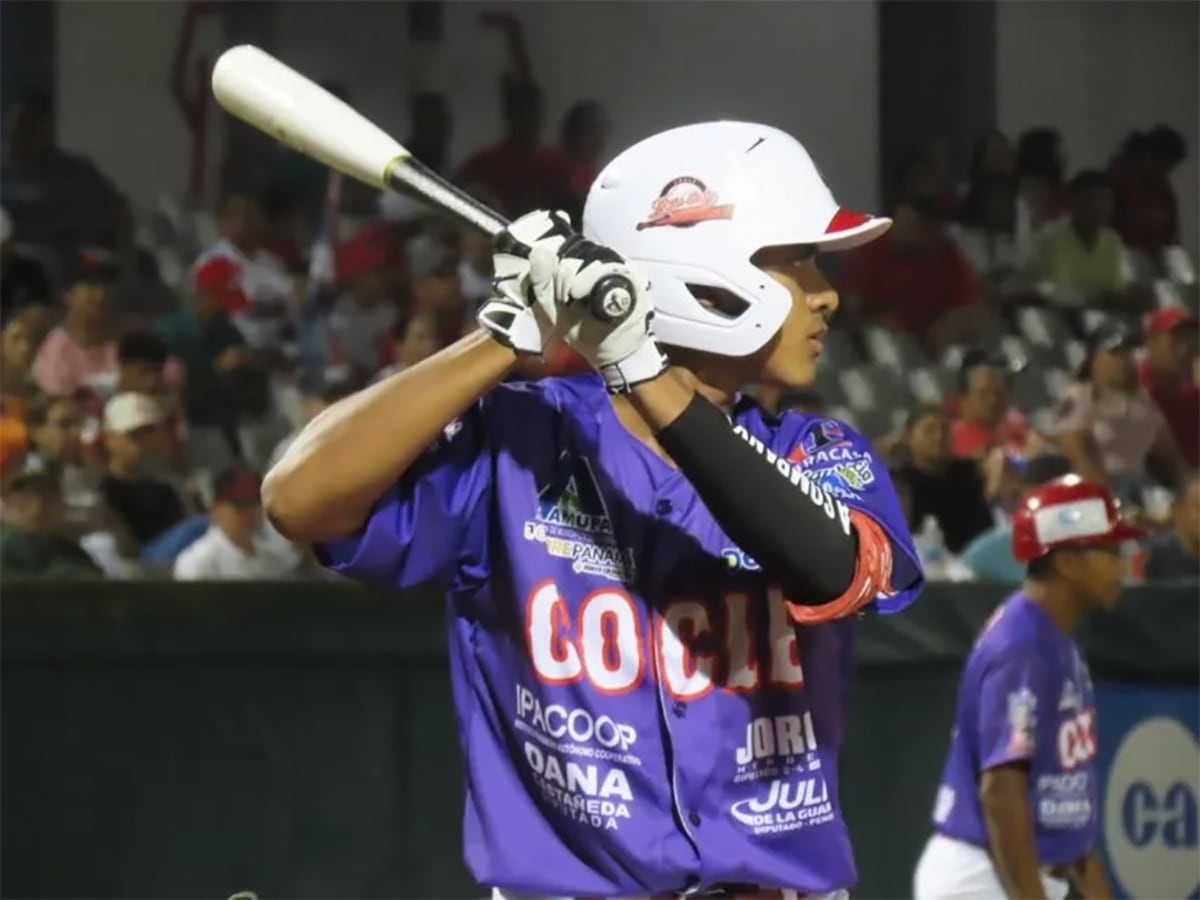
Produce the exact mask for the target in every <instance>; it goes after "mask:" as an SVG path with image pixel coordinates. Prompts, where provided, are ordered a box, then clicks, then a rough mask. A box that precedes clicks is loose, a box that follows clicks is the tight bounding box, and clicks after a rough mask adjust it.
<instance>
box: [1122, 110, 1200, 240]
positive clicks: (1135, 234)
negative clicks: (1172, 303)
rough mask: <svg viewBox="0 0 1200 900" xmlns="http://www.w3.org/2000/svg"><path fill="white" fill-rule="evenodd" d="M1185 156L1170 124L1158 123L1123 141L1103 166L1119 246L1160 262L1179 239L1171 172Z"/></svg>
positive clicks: (1184, 148)
mask: <svg viewBox="0 0 1200 900" xmlns="http://www.w3.org/2000/svg"><path fill="white" fill-rule="evenodd" d="M1186 158H1187V143H1186V142H1185V141H1184V139H1183V137H1182V135H1180V134H1179V132H1177V131H1175V129H1173V128H1170V127H1168V126H1166V125H1159V126H1158V127H1156V128H1154V129H1153V130H1151V131H1149V132H1146V133H1143V132H1137V131H1135V132H1134V133H1133V134H1131V135H1130V136H1129V137H1128V138H1126V140H1125V144H1124V145H1123V146H1122V148H1121V153H1120V155H1118V156H1117V158H1116V159H1114V160H1113V162H1112V164H1111V165H1110V166H1109V169H1108V178H1109V182H1110V183H1111V184H1112V188H1113V199H1114V201H1115V203H1114V210H1115V214H1114V224H1115V227H1116V229H1117V232H1118V233H1119V234H1120V235H1121V239H1122V240H1123V241H1124V242H1125V245H1126V246H1127V247H1129V248H1131V249H1133V250H1137V251H1139V252H1141V253H1144V254H1146V256H1147V257H1149V258H1150V259H1152V260H1158V261H1161V256H1162V252H1163V250H1165V249H1166V248H1168V247H1171V246H1173V245H1175V244H1178V243H1179V203H1178V201H1177V200H1176V198H1175V189H1174V188H1173V187H1172V186H1171V177H1170V176H1171V172H1172V170H1173V169H1175V168H1176V167H1177V166H1178V165H1179V164H1180V163H1182V162H1183V161H1184V160H1185V159H1186Z"/></svg>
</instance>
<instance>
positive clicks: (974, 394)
mask: <svg viewBox="0 0 1200 900" xmlns="http://www.w3.org/2000/svg"><path fill="white" fill-rule="evenodd" d="M959 387H960V390H961V391H962V397H961V399H960V401H959V403H958V404H957V406H958V409H957V411H956V414H955V416H954V422H953V424H952V425H951V426H950V445H951V452H952V454H953V455H954V456H955V457H957V458H959V459H982V458H983V457H984V456H986V455H987V453H988V451H989V450H991V449H993V448H994V447H999V448H1001V449H1002V450H1003V451H1004V454H1005V456H1007V457H1009V458H1010V459H1021V458H1025V457H1026V456H1032V455H1034V453H1032V452H1031V449H1032V448H1031V446H1030V444H1031V441H1032V440H1034V439H1035V437H1036V436H1035V434H1034V431H1033V429H1032V427H1031V426H1030V424H1029V420H1028V419H1026V418H1025V416H1024V415H1022V414H1021V411H1020V410H1018V409H1016V408H1014V407H1013V405H1012V369H1011V368H1010V366H1009V364H1008V361H1007V360H1006V359H1005V358H1004V357H1002V356H999V355H993V354H989V353H988V352H986V351H984V350H978V349H974V350H969V351H967V353H966V354H965V355H964V356H963V361H962V365H961V366H960V367H959Z"/></svg>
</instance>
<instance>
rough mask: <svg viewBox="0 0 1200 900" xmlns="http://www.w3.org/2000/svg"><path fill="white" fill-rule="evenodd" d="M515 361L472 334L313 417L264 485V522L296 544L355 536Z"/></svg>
mask: <svg viewBox="0 0 1200 900" xmlns="http://www.w3.org/2000/svg"><path fill="white" fill-rule="evenodd" d="M516 359H517V357H516V354H515V353H513V351H512V350H509V349H508V348H506V347H503V346H501V345H500V344H499V343H497V342H496V341H495V340H493V339H492V338H491V337H490V336H489V335H488V334H487V333H486V332H483V331H479V332H475V333H473V334H470V335H468V336H467V337H465V338H463V339H462V340H460V341H458V342H456V343H454V344H452V345H451V346H449V347H447V348H446V349H445V350H443V351H441V352H440V353H438V354H436V355H434V356H432V357H430V358H429V359H427V360H425V361H424V362H422V363H420V364H418V365H416V366H413V367H412V368H410V369H405V370H404V371H403V372H400V373H399V374H397V375H394V376H392V377H391V378H388V379H386V380H385V381H382V382H380V383H379V384H376V385H373V386H372V387H370V388H368V389H366V390H365V391H362V392H360V393H358V394H355V395H353V396H351V397H347V398H346V399H345V400H342V401H340V402H338V403H336V404H334V405H333V406H331V407H330V408H329V409H327V410H325V412H323V413H321V415H319V416H318V417H317V418H316V419H314V420H313V421H312V422H311V423H310V424H309V425H308V427H307V428H305V430H304V431H303V432H302V433H301V435H300V436H299V437H298V438H297V439H296V441H295V442H294V443H293V444H292V446H291V447H290V448H288V451H287V453H286V454H285V455H284V457H283V459H281V460H280V461H279V463H278V464H277V465H276V466H275V467H274V468H273V469H272V470H271V471H270V472H269V473H267V477H266V479H265V480H264V482H263V504H264V507H265V509H266V512H267V516H268V518H269V519H270V520H271V523H272V524H273V525H274V526H275V527H276V528H277V529H278V530H279V532H280V533H281V534H283V535H284V536H285V537H287V538H289V539H290V540H293V541H296V542H298V543H313V542H315V541H324V540H333V539H336V538H341V537H346V536H348V535H350V534H353V533H355V532H356V531H358V529H359V528H361V527H362V524H363V523H364V522H365V521H366V519H367V517H368V515H369V514H370V511H371V507H372V505H373V504H374V503H375V501H376V500H377V499H378V498H379V497H380V495H382V494H383V493H384V492H385V491H386V490H387V489H388V488H389V487H391V485H392V484H393V483H394V482H395V481H396V479H398V478H399V477H400V476H401V475H403V474H404V472H405V471H406V470H407V469H408V467H409V466H411V465H412V464H413V463H414V462H415V461H416V460H417V458H418V457H419V456H420V455H421V453H422V452H423V451H424V450H425V448H426V447H428V446H429V445H430V444H431V443H432V442H433V441H434V440H435V439H436V438H437V436H438V435H439V434H440V433H441V431H442V429H443V428H445V427H446V425H447V424H449V423H450V422H451V421H452V420H453V419H454V418H455V417H457V416H459V415H461V414H462V413H463V412H464V411H465V410H466V409H467V408H468V407H469V406H470V405H471V404H472V403H474V402H475V401H476V400H477V399H478V398H479V397H480V396H481V395H482V394H483V393H485V392H486V391H487V390H488V389H489V388H491V387H493V386H494V385H496V384H497V383H498V382H499V381H501V380H502V379H503V378H504V377H505V375H506V374H507V373H508V372H509V370H510V369H511V368H512V367H513V365H514V364H515V363H516Z"/></svg>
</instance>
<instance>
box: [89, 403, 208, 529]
mask: <svg viewBox="0 0 1200 900" xmlns="http://www.w3.org/2000/svg"><path fill="white" fill-rule="evenodd" d="M164 420H165V414H164V410H163V409H162V407H161V406H160V405H159V403H158V401H157V400H155V399H154V398H153V397H149V396H147V395H145V394H134V393H124V394H117V395H116V396H115V397H113V398H112V399H111V400H109V401H108V403H107V405H106V406H105V407H104V447H105V451H106V456H107V459H106V464H107V469H108V471H107V473H106V474H105V475H104V477H103V478H102V479H101V480H100V496H101V497H102V498H103V499H104V501H105V503H107V505H108V508H109V509H110V510H111V511H112V512H113V513H114V514H115V516H116V517H117V519H118V520H119V521H120V523H121V524H122V525H123V526H124V527H125V528H126V529H127V530H128V532H129V534H130V535H132V536H133V538H134V540H135V541H136V542H137V544H138V545H139V546H144V545H145V544H147V543H148V542H149V541H151V540H153V539H154V538H156V537H158V536H159V535H161V534H163V533H164V532H165V531H167V530H168V529H169V528H171V527H173V526H175V525H177V524H179V523H180V522H182V521H183V520H184V519H185V518H186V516H187V509H186V508H185V506H184V502H183V499H182V498H181V497H180V495H179V493H178V492H177V491H176V490H175V488H174V487H173V486H172V485H171V484H170V483H168V482H166V481H163V480H161V479H160V478H159V477H158V476H157V475H156V474H155V471H156V469H157V468H160V467H161V466H162V465H163V464H165V461H166V448H165V434H164V429H163V427H162V426H163V424H164Z"/></svg>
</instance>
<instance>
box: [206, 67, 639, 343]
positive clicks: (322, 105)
mask: <svg viewBox="0 0 1200 900" xmlns="http://www.w3.org/2000/svg"><path fill="white" fill-rule="evenodd" d="M212 87H213V94H215V95H216V98H217V102H219V103H220V104H221V106H222V107H224V108H225V110H226V111H228V112H229V113H231V114H232V115H234V116H237V118H239V119H241V120H242V121H244V122H247V123H249V124H250V125H253V126H254V127H255V128H258V129H259V130H261V131H263V132H265V133H267V134H269V135H270V136H271V137H273V138H275V140H277V141H280V142H281V143H284V144H287V145H288V146H289V147H292V148H294V149H296V150H299V151H300V152H301V153H303V154H305V155H306V156H311V157H312V158H313V159H316V160H319V161H320V162H322V163H324V164H325V165H327V166H329V167H330V168H333V169H337V170H338V171H339V172H341V173H343V174H345V175H349V176H350V177H351V178H356V179H358V180H359V181H362V182H364V183H365V184H368V185H370V186H371V187H375V188H381V189H382V188H390V189H392V190H396V191H400V192H403V193H406V194H409V195H414V196H416V197H418V198H421V199H424V200H425V201H427V202H429V203H430V204H432V205H433V206H435V207H437V208H438V209H441V210H443V211H444V212H447V213H449V214H450V215H452V216H453V217H454V218H456V219H457V220H458V221H460V222H462V223H464V224H466V225H469V226H472V227H474V228H478V229H479V230H480V231H482V232H484V233H485V234H487V235H489V236H491V237H493V238H495V237H496V236H497V235H498V234H499V233H500V232H501V231H503V230H504V229H505V228H506V227H507V226H508V224H509V223H508V220H507V219H505V218H504V216H502V215H500V214H499V213H498V212H496V211H495V210H493V209H490V208H489V207H488V206H487V205H486V204H484V203H481V202H480V201H478V200H476V199H475V198H474V197H472V196H470V195H469V194H467V193H466V192H464V191H462V190H460V189H459V188H457V187H455V186H454V185H452V184H450V183H449V182H448V181H446V180H445V179H444V178H442V177H441V176H440V175H438V174H437V173H436V172H434V171H433V170H432V169H430V168H428V167H426V166H424V165H422V164H421V162H420V160H417V159H415V158H414V157H413V155H412V154H411V153H409V152H408V151H407V150H406V149H404V147H403V146H402V145H401V144H400V143H399V142H398V141H397V140H395V139H394V138H392V137H391V136H390V135H388V134H387V133H386V132H384V131H383V129H381V128H379V126H377V125H376V124H375V123H374V122H371V121H370V120H368V119H367V118H366V117H365V116H363V115H362V114H361V113H359V112H358V111H356V110H355V109H353V108H351V107H350V106H349V105H348V104H346V103H344V102H343V101H341V100H339V99H338V98H337V97H335V96H333V95H332V94H330V93H329V92H328V91H326V90H325V89H324V88H322V87H320V86H319V85H317V84H315V83H313V82H312V81H311V80H309V79H308V78H305V77H304V76H303V75H301V74H300V73H299V72H297V71H295V70H294V69H292V68H290V67H288V66H287V65H285V64H284V63H282V62H280V61H279V60H277V59H276V58H275V57H273V56H271V55H270V54H269V53H266V52H264V51H263V50H260V49H259V48H258V47H254V46H251V45H249V44H243V45H241V46H237V47H231V48H230V49H228V50H226V51H225V52H224V53H222V54H221V57H220V58H219V59H218V60H217V63H216V65H215V66H213V73H212ZM514 243H516V242H514ZM568 243H569V242H568ZM564 246H566V244H564ZM500 249H502V250H503V251H504V252H508V253H517V254H519V255H528V253H529V248H528V247H527V246H525V245H523V244H518V245H516V246H512V245H506V246H504V247H502V248H500ZM633 300H634V292H633V285H632V284H630V282H629V280H628V279H626V278H624V277H622V276H619V275H610V276H608V277H607V278H603V279H601V280H600V281H599V282H598V283H597V284H596V286H595V288H594V289H593V290H592V293H591V296H590V297H589V298H588V302H589V307H590V309H591V311H592V314H593V315H594V316H596V317H597V318H599V319H602V320H604V321H610V322H611V321H618V320H620V319H623V318H625V317H626V316H627V315H629V313H630V311H631V310H632V309H633Z"/></svg>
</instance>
